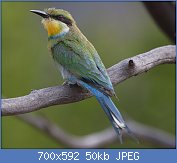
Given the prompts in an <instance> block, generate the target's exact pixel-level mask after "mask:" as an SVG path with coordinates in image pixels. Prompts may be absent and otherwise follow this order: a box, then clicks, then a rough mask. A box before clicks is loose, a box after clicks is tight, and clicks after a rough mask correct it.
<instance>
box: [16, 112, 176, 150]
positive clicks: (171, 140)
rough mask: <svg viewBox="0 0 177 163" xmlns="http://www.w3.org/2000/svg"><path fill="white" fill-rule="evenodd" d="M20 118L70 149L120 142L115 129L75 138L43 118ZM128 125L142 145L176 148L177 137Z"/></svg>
mask: <svg viewBox="0 0 177 163" xmlns="http://www.w3.org/2000/svg"><path fill="white" fill-rule="evenodd" d="M18 118H20V119H22V120H23V121H25V122H27V123H28V124H30V125H32V126H33V127H35V128H37V129H40V130H41V131H43V132H45V133H46V134H47V135H49V136H50V137H51V138H53V139H55V140H56V141H57V142H58V143H59V144H62V145H64V146H67V147H70V148H99V147H104V146H105V145H109V144H111V143H114V142H118V138H117V135H116V133H115V131H114V129H113V128H107V129H104V130H102V131H99V132H96V133H92V134H89V135H86V136H75V135H71V134H69V133H67V132H65V131H63V130H62V129H61V128H59V127H58V126H57V125H56V124H54V123H52V122H51V121H49V120H48V119H47V118H45V117H43V116H34V115H27V114H25V115H19V116H18ZM127 124H128V126H129V127H130V128H131V130H132V131H133V132H134V134H135V135H136V136H137V137H138V138H139V140H141V141H140V143H141V142H142V141H143V140H146V141H149V142H152V143H154V144H158V145H161V146H162V147H166V148H167V147H168V148H175V137H174V136H173V135H171V134H169V133H166V132H164V131H162V130H160V129H156V128H154V127H149V126H146V125H142V124H140V123H138V122H135V121H127Z"/></svg>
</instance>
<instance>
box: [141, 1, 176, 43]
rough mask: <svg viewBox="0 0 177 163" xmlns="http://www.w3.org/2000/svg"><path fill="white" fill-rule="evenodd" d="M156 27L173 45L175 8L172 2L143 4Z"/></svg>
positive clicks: (174, 39)
mask: <svg viewBox="0 0 177 163" xmlns="http://www.w3.org/2000/svg"><path fill="white" fill-rule="evenodd" d="M143 3H144V5H145V7H146V9H147V10H148V12H149V13H150V14H151V16H152V18H153V19H154V21H155V22H156V23H157V25H158V26H159V27H160V28H161V29H162V30H163V31H164V32H165V33H166V34H167V36H168V37H169V38H170V39H171V40H172V41H173V42H174V43H175V41H176V6H175V5H174V4H173V3H172V2H160V3H159V2H143Z"/></svg>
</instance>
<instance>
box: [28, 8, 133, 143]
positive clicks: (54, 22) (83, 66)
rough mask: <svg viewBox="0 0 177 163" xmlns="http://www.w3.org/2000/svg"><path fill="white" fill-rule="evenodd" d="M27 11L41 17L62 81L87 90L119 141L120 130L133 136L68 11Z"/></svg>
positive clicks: (102, 71) (99, 64) (95, 57)
mask: <svg viewBox="0 0 177 163" xmlns="http://www.w3.org/2000/svg"><path fill="white" fill-rule="evenodd" d="M30 11H31V12H33V13H35V14H37V15H40V16H41V17H42V18H43V19H42V24H43V26H44V28H45V29H46V31H47V33H48V48H49V51H50V53H51V55H52V57H53V59H54V61H55V63H56V65H57V68H58V69H59V70H60V72H61V74H62V77H63V78H64V80H65V81H66V82H67V83H68V84H77V85H79V86H81V87H83V88H84V89H87V90H88V91H90V92H91V93H92V94H93V95H94V96H95V97H96V99H97V100H98V102H99V103H100V105H101V107H102V108H103V110H104V112H105V113H106V115H107V116H108V118H109V120H110V122H111V124H112V126H113V128H114V129H115V131H116V133H117V134H118V136H119V139H120V142H121V143H122V131H123V130H124V129H125V130H126V131H127V132H128V133H129V134H130V135H131V136H132V137H134V138H135V136H134V134H133V133H132V132H131V131H130V129H129V128H128V127H127V125H126V123H125V121H124V119H123V117H122V116H121V114H120V112H119V111H118V109H117V108H116V106H115V105H114V103H113V101H112V100H111V98H110V97H111V96H112V95H115V92H114V88H113V85H112V83H111V80H110V78H109V76H108V74H107V71H106V68H105V66H104V64H103V63H102V61H101V59H100V57H99V55H98V53H97V51H96V49H95V48H94V46H93V45H92V44H91V43H90V42H89V41H88V40H87V38H86V37H85V36H84V35H83V34H82V32H81V31H80V30H79V28H78V27H77V25H76V22H75V20H74V19H73V17H72V16H71V14H70V13H69V12H68V11H65V10H62V9H55V8H49V9H45V10H44V11H39V10H30Z"/></svg>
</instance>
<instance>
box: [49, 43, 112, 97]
mask: <svg viewBox="0 0 177 163" xmlns="http://www.w3.org/2000/svg"><path fill="white" fill-rule="evenodd" d="M82 46H84V45H83V44H79V45H78V44H77V42H73V41H68V40H63V41H60V42H59V43H58V44H57V45H55V46H54V47H53V49H52V51H53V57H54V60H55V61H57V62H58V63H60V64H61V65H62V66H63V67H64V68H66V69H67V70H69V71H70V72H72V73H73V74H75V75H76V76H77V77H78V78H79V79H81V80H84V81H85V82H87V83H89V84H91V85H93V86H94V87H97V88H98V89H99V90H101V91H102V92H103V93H106V94H108V95H113V94H114V90H113V87H112V84H111V82H110V79H109V77H108V75H107V73H106V69H105V67H104V65H103V63H102V62H101V59H100V57H99V56H98V54H97V55H96V56H95V55H94V54H93V51H92V49H89V48H88V47H82ZM89 47H90V46H89ZM95 52H96V50H95Z"/></svg>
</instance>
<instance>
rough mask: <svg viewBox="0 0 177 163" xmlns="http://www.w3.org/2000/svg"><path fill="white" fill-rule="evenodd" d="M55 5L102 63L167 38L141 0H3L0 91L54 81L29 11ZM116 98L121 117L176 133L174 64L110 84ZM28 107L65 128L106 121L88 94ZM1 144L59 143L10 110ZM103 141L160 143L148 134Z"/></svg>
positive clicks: (93, 127) (78, 130)
mask: <svg viewBox="0 0 177 163" xmlns="http://www.w3.org/2000/svg"><path fill="white" fill-rule="evenodd" d="M49 7H56V8H62V9H65V10H68V11H70V13H71V14H72V15H73V17H74V18H75V20H76V22H77V24H78V26H79V28H80V29H81V31H82V32H83V33H84V35H85V36H86V37H87V38H88V40H90V41H91V42H92V43H93V45H94V46H95V48H96V49H97V51H98V53H99V54H100V56H101V58H102V61H103V63H104V64H105V66H106V67H107V68H108V67H110V66H112V65H114V64H116V63H118V62H119V61H121V60H123V59H125V58H128V57H131V56H134V55H137V54H139V53H143V52H146V51H149V50H151V49H153V48H156V47H159V46H163V45H168V44H172V42H170V40H169V39H168V37H167V36H166V35H165V34H164V33H163V32H162V31H161V30H160V29H159V28H158V27H157V26H156V24H155V23H154V21H153V20H152V18H151V17H150V16H149V14H148V12H147V11H146V10H145V8H144V6H143V5H142V3H141V2H136V3H130V2H129V3H120V2H114V3H113V2H112V3H111V2H105V3H103V2H94V3H93V2H83V3H81V2H65V3H64V2H55V3H54V2H53V3H52V2H50V3H49V2H45V3H41V2H2V95H3V96H4V97H6V98H11V97H17V96H23V95H26V94H29V93H30V92H31V90H33V89H41V88H45V87H50V86H55V85H61V84H62V83H63V80H62V78H61V76H60V75H59V72H57V69H56V68H55V65H54V63H53V60H52V58H51V56H50V55H49V53H48V50H47V33H46V32H45V31H44V29H43V27H42V25H41V18H40V17H39V16H36V15H34V14H32V13H30V12H29V10H31V9H39V10H43V9H44V8H49ZM115 91H116V93H117V95H118V97H119V99H120V100H119V101H117V100H116V99H115V98H113V100H114V101H115V103H116V105H118V107H119V108H120V111H121V112H122V114H123V115H124V116H125V117H131V118H132V119H134V120H136V121H138V122H141V123H142V124H146V125H149V126H153V127H156V128H159V129H162V130H164V131H166V132H169V133H171V134H173V135H175V65H161V66H158V67H156V68H154V69H152V70H150V71H149V72H147V73H145V74H142V75H140V76H136V77H133V78H131V79H128V80H126V81H125V82H123V83H121V84H119V85H117V86H116V87H115ZM30 114H43V115H45V116H47V117H48V118H49V119H50V120H52V121H53V122H55V123H56V124H58V125H59V126H60V127H61V128H63V129H64V130H65V131H67V132H69V133H72V134H75V135H87V134H90V133H93V132H97V131H101V130H102V129H104V128H107V127H108V126H110V123H109V121H108V119H107V117H106V116H105V114H104V112H103V111H102V109H101V107H100V106H99V104H98V102H97V101H96V100H95V99H94V98H90V99H87V100H84V101H81V102H77V103H73V104H67V105H60V106H54V107H51V108H46V109H42V110H40V111H37V112H34V113H30ZM2 147H3V148H64V147H65V146H63V145H61V144H58V143H57V142H56V141H55V140H53V139H51V138H50V137H48V136H47V135H46V134H45V133H43V132H41V131H39V130H37V129H35V128H33V127H31V126H30V125H28V124H26V123H25V122H23V121H21V120H19V119H18V118H17V117H15V116H10V117H2ZM104 148H161V147H160V146H157V145H155V144H153V143H151V142H150V141H142V142H141V144H136V143H135V142H134V141H132V140H131V139H129V138H126V139H125V140H124V144H123V145H120V144H119V142H117V143H113V144H111V145H109V146H104Z"/></svg>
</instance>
